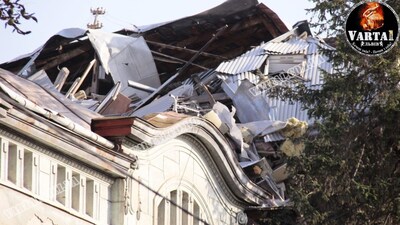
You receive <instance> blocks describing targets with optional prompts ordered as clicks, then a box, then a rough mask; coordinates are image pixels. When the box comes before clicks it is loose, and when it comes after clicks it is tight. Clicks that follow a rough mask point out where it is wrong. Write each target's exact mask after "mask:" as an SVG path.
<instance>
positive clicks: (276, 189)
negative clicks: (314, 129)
mask: <svg viewBox="0 0 400 225" xmlns="http://www.w3.org/2000/svg"><path fill="white" fill-rule="evenodd" d="M239 6H241V7H239ZM221 27H223V29H222V30H221V29H220V30H218V29H219V28H221ZM68 31H69V32H67V31H65V32H61V33H60V34H57V35H56V36H54V37H52V38H51V39H49V41H48V42H46V44H45V45H44V46H42V47H41V48H40V49H39V50H38V51H35V52H34V53H32V54H30V55H28V56H24V57H22V58H19V59H16V60H14V61H12V62H7V63H4V64H2V65H0V67H2V68H4V69H7V70H10V71H12V72H14V73H18V74H19V75H20V76H22V77H24V78H27V79H29V80H32V81H33V82H35V83H36V84H37V85H40V86H41V87H42V88H43V89H41V90H38V91H37V92H36V91H34V89H29V87H28V86H29V85H28V86H26V87H12V88H13V89H19V88H21V89H23V90H25V91H26V92H27V93H30V92H32V93H33V94H32V95H29V97H28V98H27V99H28V100H29V99H31V100H30V101H33V102H37V104H38V105H41V107H46V108H49V115H50V117H52V118H55V119H58V117H68V118H70V119H71V120H73V121H74V123H76V124H80V126H79V127H86V128H88V127H89V125H88V121H90V120H91V119H93V118H99V117H100V118H102V117H112V116H119V117H120V116H122V117H124V116H127V117H128V116H129V117H131V116H133V117H139V118H142V119H144V120H146V121H148V122H149V123H150V124H152V125H153V126H156V127H160V128H166V129H167V128H168V126H170V125H171V124H174V123H176V122H177V121H180V120H181V119H182V118H187V117H200V118H203V119H204V120H207V121H209V122H211V123H212V124H213V125H214V126H215V129H217V130H218V132H220V133H222V134H223V135H224V137H225V138H226V140H227V142H228V143H230V146H232V150H233V151H234V152H235V153H236V154H237V160H238V163H240V165H241V166H242V168H243V170H244V171H245V172H246V173H247V175H248V176H249V178H250V179H251V180H252V181H253V182H254V183H255V184H257V185H259V186H260V187H261V188H263V189H264V190H265V191H266V192H267V193H269V194H270V196H271V199H273V200H274V201H275V203H276V204H275V205H276V206H284V205H285V204H286V203H287V199H286V198H285V183H284V182H285V180H286V179H287V177H288V173H287V170H286V165H287V164H286V159H287V157H296V156H300V155H301V154H302V152H303V149H304V143H302V141H301V137H302V135H304V133H305V132H306V130H307V123H309V122H312V121H311V120H310V119H309V118H308V117H307V115H306V111H305V110H303V109H302V108H301V104H300V103H298V102H294V103H290V102H287V101H284V100H281V99H278V98H271V97H269V96H268V89H269V87H271V86H274V85H289V86H291V85H295V82H293V81H300V82H305V83H306V85H309V86H312V87H315V88H319V86H320V85H321V84H322V81H323V80H322V76H321V73H320V69H323V70H325V71H327V72H330V71H331V70H332V67H331V65H330V64H329V62H328V61H327V60H326V58H325V57H324V56H323V55H321V54H320V53H319V51H318V48H319V47H323V48H331V47H330V46H328V45H327V44H325V43H324V42H323V41H322V40H320V39H318V38H316V37H313V36H311V34H310V32H309V28H308V25H307V23H306V22H304V21H303V22H302V23H300V24H298V25H297V26H295V27H294V28H293V30H291V31H288V30H287V28H286V27H285V26H284V25H283V23H282V21H281V20H280V19H279V18H278V17H277V16H276V14H275V13H274V12H272V11H271V10H270V9H269V8H268V7H266V6H265V5H263V4H258V3H257V2H256V1H254V0H244V1H242V0H241V1H239V0H231V1H227V2H225V3H223V4H222V5H220V6H217V7H215V8H213V9H211V10H208V11H206V12H203V13H200V14H198V15H195V16H192V17H187V18H183V19H180V20H176V21H173V22H169V23H164V24H162V25H154V26H151V27H147V28H140V29H139V30H136V31H120V32H118V33H104V32H100V31H94V30H89V31H85V32H83V31H82V30H68ZM72 31H74V32H72ZM67 34H68V35H67ZM260 43H261V44H260ZM252 46H256V47H254V48H252ZM185 69H186V70H185ZM0 72H1V76H2V79H1V80H0V86H1V89H2V91H3V92H6V94H8V95H10V93H11V91H8V89H7V87H6V86H5V87H4V88H3V85H6V84H5V81H4V80H7V81H8V82H10V83H16V84H18V83H19V82H17V81H18V80H20V79H23V78H21V77H14V76H12V75H10V74H9V73H6V72H2V71H0ZM35 88H36V89H38V88H37V87H35ZM36 89H35V90H36ZM40 92H46V94H43V95H40V94H38V93H40ZM43 96H44V97H46V96H53V98H52V99H51V101H47V102H46V99H43ZM21 99H23V97H21ZM54 99H57V100H56V101H55V100H54ZM54 101H55V102H54ZM50 109H51V110H54V111H55V112H53V113H52V111H50ZM43 110H44V109H43ZM56 112H58V113H56ZM296 118H297V119H296ZM56 122H57V121H56ZM89 124H90V122H89ZM61 125H65V124H61ZM82 129H83V128H82ZM83 133H85V132H83ZM88 134H89V135H88V136H89V137H90V135H92V133H88ZM95 138H97V137H95ZM98 139H100V140H101V141H102V142H103V143H104V144H105V145H107V144H108V145H110V144H109V142H107V141H104V140H103V138H101V137H100V138H98Z"/></svg>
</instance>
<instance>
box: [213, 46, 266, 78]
mask: <svg viewBox="0 0 400 225" xmlns="http://www.w3.org/2000/svg"><path fill="white" fill-rule="evenodd" d="M265 52H266V51H265V50H264V49H263V48H262V46H258V47H256V48H253V49H251V50H250V51H248V52H246V53H244V54H243V55H241V56H239V57H237V58H235V59H233V60H230V61H226V62H223V63H221V64H219V66H218V67H217V69H215V70H216V71H218V72H220V73H226V74H240V73H245V72H249V71H254V70H256V69H259V68H260V67H261V66H262V64H263V63H265V60H266V59H267V57H268V55H267V54H265Z"/></svg>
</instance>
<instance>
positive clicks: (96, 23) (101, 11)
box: [87, 7, 106, 29]
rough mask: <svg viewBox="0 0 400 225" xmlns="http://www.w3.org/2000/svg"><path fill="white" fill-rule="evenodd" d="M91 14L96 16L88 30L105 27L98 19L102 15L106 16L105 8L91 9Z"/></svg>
mask: <svg viewBox="0 0 400 225" xmlns="http://www.w3.org/2000/svg"><path fill="white" fill-rule="evenodd" d="M90 12H91V13H92V14H93V16H94V21H93V23H88V24H87V28H89V29H101V28H102V27H103V23H101V22H100V21H99V20H98V19H97V18H98V16H100V15H104V14H105V13H106V10H105V9H104V8H103V7H97V8H96V9H93V8H91V9H90Z"/></svg>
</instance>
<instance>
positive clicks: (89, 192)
mask: <svg viewBox="0 0 400 225" xmlns="http://www.w3.org/2000/svg"><path fill="white" fill-rule="evenodd" d="M94 201H95V186H94V181H93V180H92V179H90V178H86V214H87V215H89V216H91V217H93V213H94V211H93V210H94V206H95V202H94Z"/></svg>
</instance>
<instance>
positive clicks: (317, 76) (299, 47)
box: [217, 37, 332, 140]
mask: <svg viewBox="0 0 400 225" xmlns="http://www.w3.org/2000/svg"><path fill="white" fill-rule="evenodd" d="M260 47H261V48H262V49H263V50H265V51H266V52H267V54H273V55H297V56H298V55H299V54H300V55H304V56H305V60H306V65H305V69H304V77H303V78H304V79H305V80H306V85H307V86H308V87H311V88H320V86H321V84H322V83H323V75H322V73H321V70H324V71H326V72H328V73H332V65H331V64H330V63H329V62H328V61H327V57H325V56H323V55H321V54H320V53H319V48H320V47H323V48H328V49H332V48H331V47H329V46H327V45H326V44H324V43H322V42H321V41H320V40H319V39H318V38H315V37H308V38H307V39H299V38H292V39H290V40H289V41H286V42H274V41H273V40H272V41H270V42H268V43H266V44H262V45H260V46H258V47H256V48H255V49H254V50H252V51H249V52H247V53H245V54H244V55H242V56H240V57H238V58H236V59H234V60H231V61H228V62H225V63H222V64H221V65H220V66H219V67H218V68H219V70H218V69H217V70H218V71H219V72H222V73H220V74H218V77H219V78H220V79H223V80H227V81H230V82H228V83H229V84H230V85H231V86H232V87H231V89H233V90H236V89H237V87H238V86H239V85H240V84H241V81H242V80H244V79H248V80H249V81H250V82H252V83H254V84H257V83H258V82H259V77H258V76H257V75H255V74H254V73H251V72H250V71H253V70H255V69H258V68H260V67H261V66H262V64H263V63H264V62H261V59H262V60H267V58H268V57H266V55H263V57H261V55H257V54H260V53H262V51H261V50H260ZM246 56H247V57H246ZM246 60H254V61H255V62H248V61H246ZM245 63H249V64H248V65H247V64H245ZM274 63H276V62H275V61H274ZM299 65H301V64H299ZM256 67H257V68H256ZM244 71H245V72H244ZM262 95H263V96H264V97H265V98H266V99H267V101H268V104H269V105H270V107H271V113H270V115H271V119H272V120H281V121H286V120H287V119H289V118H291V117H296V118H298V119H300V120H303V121H306V122H308V123H313V122H314V121H313V120H312V119H310V118H309V117H308V115H307V111H306V110H304V109H302V105H301V103H299V102H293V103H290V102H289V101H282V100H279V99H276V98H269V97H268V96H267V93H265V92H263V93H262ZM271 140H273V139H271Z"/></svg>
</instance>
